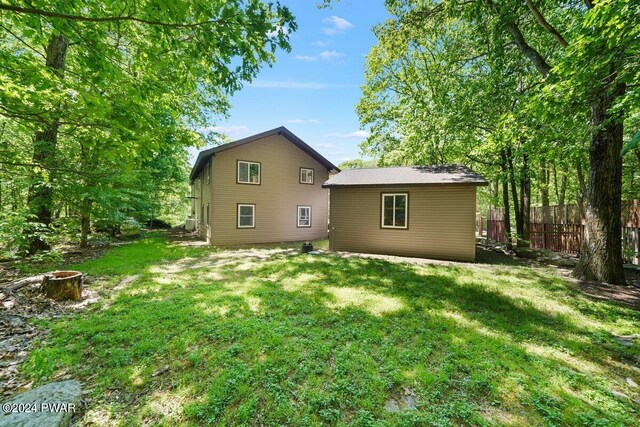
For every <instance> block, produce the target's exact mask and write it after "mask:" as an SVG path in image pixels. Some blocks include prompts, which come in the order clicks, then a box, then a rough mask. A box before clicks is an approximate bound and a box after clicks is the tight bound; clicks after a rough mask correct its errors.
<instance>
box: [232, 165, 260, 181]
mask: <svg viewBox="0 0 640 427" xmlns="http://www.w3.org/2000/svg"><path fill="white" fill-rule="evenodd" d="M237 175H238V183H239V184H256V185H259V184H260V163H258V162H247V161H244V160H238V174H237Z"/></svg>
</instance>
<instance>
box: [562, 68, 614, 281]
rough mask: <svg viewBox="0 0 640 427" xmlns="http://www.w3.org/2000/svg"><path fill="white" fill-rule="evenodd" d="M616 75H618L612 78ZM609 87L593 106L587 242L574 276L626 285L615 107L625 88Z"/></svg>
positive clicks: (585, 236)
mask: <svg viewBox="0 0 640 427" xmlns="http://www.w3.org/2000/svg"><path fill="white" fill-rule="evenodd" d="M613 78H615V75H614V76H612V77H611V79H613ZM610 86H611V85H609V87H606V88H605V89H604V90H602V91H601V93H600V94H599V96H598V97H597V99H596V101H595V102H594V105H593V106H592V108H591V124H592V126H593V134H592V136H591V144H590V147H589V160H590V163H591V170H590V173H589V185H588V187H587V206H586V212H585V221H586V225H585V232H584V241H583V243H582V248H581V251H580V260H579V262H578V265H577V266H576V268H575V270H574V275H575V276H576V277H578V278H580V279H585V280H597V281H600V282H606V283H612V284H623V283H624V268H623V262H622V246H621V241H622V230H621V226H622V224H621V218H620V214H621V198H622V156H621V155H620V149H621V148H622V135H623V126H622V118H621V116H620V115H619V113H618V115H615V116H614V115H612V114H611V113H610V110H611V108H612V107H613V105H614V104H615V101H616V99H617V98H618V97H620V96H622V95H623V94H624V91H625V87H624V85H622V84H617V85H616V86H615V87H610Z"/></svg>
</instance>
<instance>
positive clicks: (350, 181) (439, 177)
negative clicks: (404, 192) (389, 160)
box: [322, 165, 489, 188]
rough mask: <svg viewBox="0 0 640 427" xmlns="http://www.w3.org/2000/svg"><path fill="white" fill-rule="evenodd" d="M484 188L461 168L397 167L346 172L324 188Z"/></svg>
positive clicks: (479, 178) (476, 177)
mask: <svg viewBox="0 0 640 427" xmlns="http://www.w3.org/2000/svg"><path fill="white" fill-rule="evenodd" d="M429 184H430V185H433V184H471V185H488V184H489V182H488V181H487V180H486V179H484V178H483V177H482V176H480V175H478V174H477V173H475V172H473V171H472V170H471V169H469V168H468V167H466V166H463V165H431V166H398V167H389V168H363V169H346V170H343V171H342V172H340V173H339V174H337V175H334V176H332V177H331V178H329V180H327V181H326V182H325V183H324V184H322V186H323V187H324V188H335V187H347V186H371V185H429Z"/></svg>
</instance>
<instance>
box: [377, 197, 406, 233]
mask: <svg viewBox="0 0 640 427" xmlns="http://www.w3.org/2000/svg"><path fill="white" fill-rule="evenodd" d="M408 206H409V194H408V193H382V214H381V219H382V221H381V222H382V223H381V224H380V227H382V228H407V223H408V221H407V220H408V218H407V213H408V211H409V209H408Z"/></svg>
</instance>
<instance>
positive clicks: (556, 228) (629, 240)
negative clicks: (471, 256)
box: [487, 200, 640, 264]
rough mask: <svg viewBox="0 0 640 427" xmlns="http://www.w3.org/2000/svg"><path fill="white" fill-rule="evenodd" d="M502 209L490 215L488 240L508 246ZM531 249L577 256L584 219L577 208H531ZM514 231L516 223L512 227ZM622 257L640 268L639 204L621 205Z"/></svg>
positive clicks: (634, 201) (496, 209)
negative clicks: (639, 265) (505, 243)
mask: <svg viewBox="0 0 640 427" xmlns="http://www.w3.org/2000/svg"><path fill="white" fill-rule="evenodd" d="M503 215H504V214H503V210H502V208H490V209H489V211H488V212H487V237H488V238H489V239H491V240H495V241H498V242H506V241H507V236H506V235H505V229H504V217H503ZM530 220H531V222H530V228H529V230H530V234H531V235H530V242H531V247H534V248H540V249H549V250H552V251H554V252H563V253H569V254H578V253H579V252H580V246H581V245H582V239H583V238H584V218H583V215H582V213H581V212H580V209H579V208H578V206H577V205H566V206H540V207H534V208H531V219H530ZM512 228H513V229H514V230H515V223H512ZM622 253H623V256H624V259H625V262H628V263H632V264H640V200H629V201H624V202H622Z"/></svg>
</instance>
